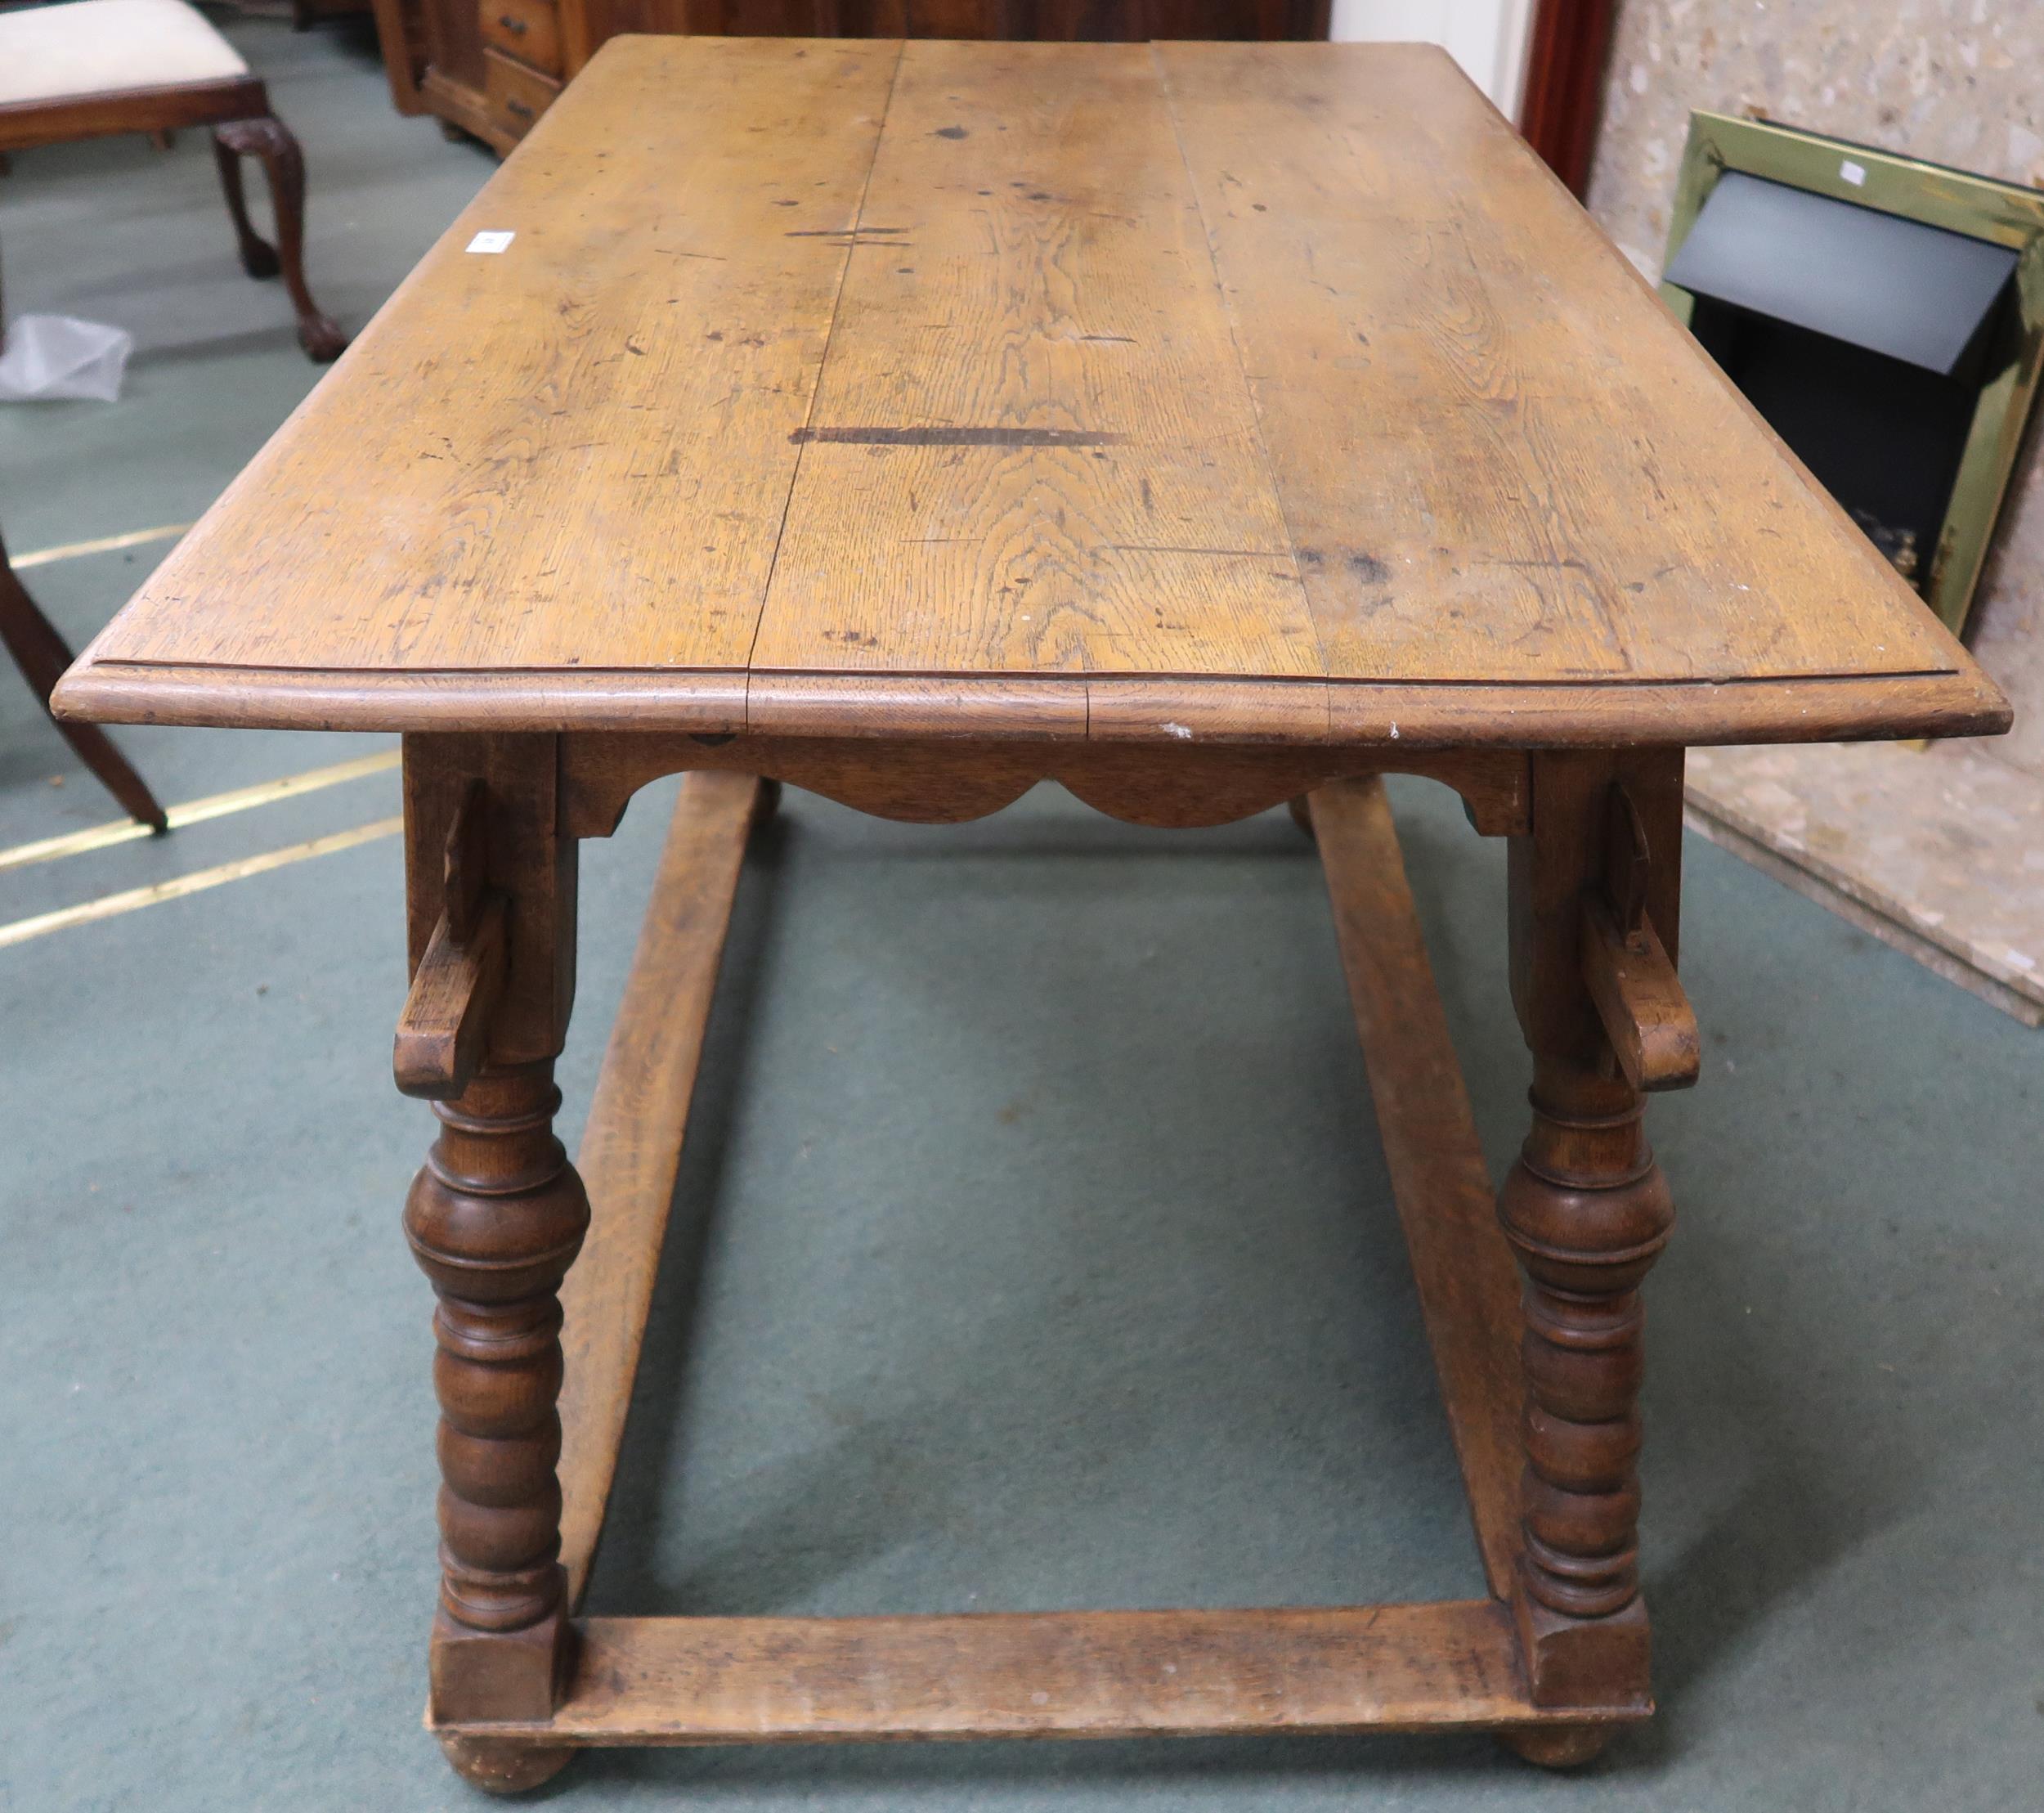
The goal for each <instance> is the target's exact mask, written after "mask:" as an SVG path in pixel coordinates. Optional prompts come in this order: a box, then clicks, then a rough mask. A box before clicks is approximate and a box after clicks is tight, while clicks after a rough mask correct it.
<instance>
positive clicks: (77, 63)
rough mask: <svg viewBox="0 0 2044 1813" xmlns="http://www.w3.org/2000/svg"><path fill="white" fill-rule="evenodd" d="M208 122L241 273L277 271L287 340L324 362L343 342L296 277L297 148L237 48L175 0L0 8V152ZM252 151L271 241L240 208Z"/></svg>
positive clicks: (300, 205)
mask: <svg viewBox="0 0 2044 1813" xmlns="http://www.w3.org/2000/svg"><path fill="white" fill-rule="evenodd" d="M180 126H210V127H212V128H213V155H215V157H216V158H217V159H218V160H219V164H220V184H221V187H222V189H224V190H225V191H226V197H227V212H228V213H229V214H230V215H231V216H232V217H233V219H234V230H235V236H236V237H237V238H238V239H239V240H240V245H241V263H242V268H243V269H244V270H245V271H246V272H248V273H249V276H252V277H274V276H276V275H278V273H279V272H282V274H283V276H284V286H285V289H288V290H289V292H290V295H291V304H292V307H294V309H296V310H297V312H298V344H299V345H300V346H302V347H303V348H305V350H306V352H307V355H308V356H309V357H312V358H313V359H314V360H316V361H320V362H321V363H324V362H325V361H327V360H329V359H332V358H336V357H338V356H339V354H340V352H341V349H342V348H343V347H344V346H346V345H347V339H346V337H345V336H344V335H343V334H342V332H341V330H340V329H339V328H338V327H336V326H335V325H334V323H333V321H330V320H329V318H328V317H327V316H325V315H324V314H322V313H321V312H320V309H319V307H318V305H317V304H316V303H314V301H313V300H312V292H311V291H310V290H308V289H307V288H306V286H305V266H304V260H303V242H304V234H305V159H304V155H303V153H302V152H301V151H300V150H299V149H298V140H297V139H296V138H294V137H292V135H291V133H290V132H289V129H288V128H286V127H285V123H284V122H283V121H282V120H280V119H278V118H277V116H276V114H273V113H272V112H271V110H270V100H269V96H268V95H267V93H266V92H264V90H263V86H262V83H261V82H260V81H258V79H256V78H255V77H254V76H253V75H252V74H250V73H249V65H247V64H246V63H244V61H242V60H241V55H240V52H238V51H236V50H235V47H234V46H233V45H231V44H230V43H228V42H227V40H226V38H223V37H222V36H221V35H220V34H219V33H218V32H217V31H215V30H214V29H213V27H212V26H211V25H208V23H207V22H206V20H204V18H203V17H201V16H200V15H199V13H198V11H196V10H195V9H194V8H193V7H191V6H189V5H187V4H186V0H69V3H68V4H65V5H62V6H55V7H34V8H32V9H30V10H29V11H24V12H8V13H0V155H5V154H6V153H7V152H9V151H16V150H28V149H29V148H30V147H31V146H38V145H54V144H61V143H63V142H65V141H68V140H70V139H78V138H100V137H107V136H110V135H111V134H114V133H116V132H146V133H152V134H161V133H167V132H173V131H175V130H176V129H177V128H178V127H180ZM244 157H255V158H260V159H262V168H263V171H264V173H266V174H267V176H268V177H269V179H270V198H271V202H272V203H273V204H275V208H276V224H277V242H276V245H274V246H273V245H271V244H270V243H269V242H268V241H267V240H265V239H263V238H262V236H260V235H258V233H257V231H256V230H255V228H254V227H253V226H252V225H251V224H250V222H249V209H248V204H247V203H246V202H245V201H244V199H243V196H242V192H241V159H243V158H244Z"/></svg>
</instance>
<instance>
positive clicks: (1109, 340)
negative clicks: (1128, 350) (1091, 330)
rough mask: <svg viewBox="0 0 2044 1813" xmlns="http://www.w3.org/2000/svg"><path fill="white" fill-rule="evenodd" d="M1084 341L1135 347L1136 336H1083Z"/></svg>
mask: <svg viewBox="0 0 2044 1813" xmlns="http://www.w3.org/2000/svg"><path fill="white" fill-rule="evenodd" d="M1079 338H1080V339H1082V340H1092V341H1096V342H1097V343H1100V344H1102V345H1114V346H1133V345H1134V344H1135V343H1136V340H1135V336H1134V335H1133V334H1080V335H1079Z"/></svg>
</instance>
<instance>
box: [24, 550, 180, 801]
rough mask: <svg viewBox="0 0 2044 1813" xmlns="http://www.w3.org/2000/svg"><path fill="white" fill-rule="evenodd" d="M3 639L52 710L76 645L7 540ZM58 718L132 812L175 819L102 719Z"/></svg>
mask: <svg viewBox="0 0 2044 1813" xmlns="http://www.w3.org/2000/svg"><path fill="white" fill-rule="evenodd" d="M0 643H3V644H5V645H6V647H7V653H9V654H11V656H13V657H14V660H15V664H16V666H18V667H20V670H21V673H22V676H23V678H25V680H27V681H28V683H29V688H30V689H31V690H33V691H34V693H35V696H36V697H37V698H38V699H39V700H41V701H42V703H43V710H44V711H48V710H49V709H50V694H51V693H52V692H53V691H54V690H55V689H56V683H57V682H58V680H61V679H62V678H63V677H64V671H65V668H67V667H69V666H70V665H71V651H70V649H69V648H68V647H66V646H65V641H64V638H63V637H62V636H61V635H58V634H57V633H56V626H55V625H53V624H52V622H50V620H49V619H48V618H47V617H45V616H44V615H43V613H42V611H41V610H40V609H39V608H38V607H37V604H36V602H35V600H34V599H32V598H31V597H29V594H28V590H27V588H26V587H25V586H23V585H22V583H21V581H20V580H19V579H17V578H16V577H15V572H14V568H12V567H11V566H10V565H8V563H7V549H6V548H5V546H3V545H0ZM53 721H54V722H55V723H56V727H57V729H59V730H60V731H61V732H62V733H63V734H64V740H65V742H66V743H69V744H70V746H71V747H72V748H73V749H74V750H75V751H76V752H78V760H79V761H82V762H83V763H84V764H85V765H86V766H87V768H89V769H90V770H92V773H93V774H94V776H95V777H96V779H98V781H99V783H100V784H101V786H102V787H104V788H105V789H106V791H107V792H110V793H111V794H112V795H113V796H114V798H115V799H116V800H118V801H119V802H120V805H121V807H122V810H124V811H125V812H127V814H128V816H129V817H131V818H134V819H140V820H141V822H142V823H144V824H146V825H148V826H149V827H150V828H151V829H153V830H156V831H165V830H168V828H169V821H168V819H166V818H165V817H164V809H163V807H161V806H159V805H158V804H157V803H156V797H155V794H153V793H151V792H150V790H149V788H148V786H147V784H146V783H145V782H144V781H143V779H142V778H141V775H140V774H137V773H136V772H135V770H133V769H132V767H130V766H129V765H128V759H127V758H126V757H125V756H123V755H122V754H121V752H120V751H119V749H117V748H115V747H114V741H113V738H110V737H109V736H108V735H107V734H106V733H105V731H104V730H102V729H101V728H100V727H99V726H98V725H96V724H78V723H74V722H73V721H72V720H69V719H65V718H57V719H55V720H53Z"/></svg>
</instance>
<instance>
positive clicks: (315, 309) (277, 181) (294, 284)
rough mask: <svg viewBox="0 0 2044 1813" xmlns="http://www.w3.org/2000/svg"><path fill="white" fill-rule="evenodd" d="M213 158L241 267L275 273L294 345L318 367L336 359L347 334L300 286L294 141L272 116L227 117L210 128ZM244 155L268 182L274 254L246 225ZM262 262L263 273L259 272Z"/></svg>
mask: <svg viewBox="0 0 2044 1813" xmlns="http://www.w3.org/2000/svg"><path fill="white" fill-rule="evenodd" d="M213 155H214V156H215V157H216V158H217V159H218V161H219V164H220V181H221V186H222V188H223V189H224V190H225V191H226V197H227V212H228V213H230V214H231V215H232V216H233V217H234V222H235V234H236V236H238V237H239V239H240V242H241V262H242V264H243V266H244V268H245V269H246V270H247V271H248V272H249V275H250V276H269V275H270V274H271V271H274V270H281V271H282V272H283V274H284V287H285V289H287V290H289V292H290V295H291V306H292V307H294V309H296V310H297V311H298V344H299V345H300V346H302V347H303V348H305V351H306V354H307V357H309V358H311V359H312V360H313V361H315V362H316V363H318V364H321V365H324V364H325V362H326V361H328V360H329V359H337V358H338V357H340V355H341V352H342V350H343V348H345V347H346V346H347V336H346V335H345V334H343V333H342V332H341V330H340V329H339V328H338V327H337V326H335V325H334V323H333V321H331V320H329V318H328V317H327V316H325V315H324V314H322V313H321V312H320V307H319V305H318V304H317V303H315V302H314V301H313V300H312V291H311V290H309V289H307V288H306V285H305V257H304V252H305V246H304V241H305V154H304V153H303V151H302V150H299V148H298V140H297V139H296V138H295V137H293V136H292V134H291V132H290V129H289V128H288V127H286V126H285V123H284V122H283V121H282V120H280V119H278V118H277V117H276V114H264V115H263V116H262V118H260V119H231V120H229V121H227V122H226V124H224V125H221V126H216V127H214V128H213ZM244 157H254V158H260V159H262V168H263V173H264V174H265V175H266V176H267V177H268V178H269V181H270V200H271V204H272V205H273V207H274V208H275V209H276V223H277V243H276V249H275V251H274V252H272V251H271V248H270V247H269V246H268V245H266V244H265V243H264V242H263V241H262V240H261V239H259V238H258V236H256V233H255V231H254V229H253V227H251V226H250V225H249V215H248V209H247V206H246V205H245V203H244V200H243V196H242V192H241V172H240V164H239V162H238V159H241V158H244ZM266 262H267V263H268V265H269V267H270V268H269V269H268V270H266V269H263V268H262V266H263V265H264V264H265V263H266Z"/></svg>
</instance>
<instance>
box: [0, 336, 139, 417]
mask: <svg viewBox="0 0 2044 1813" xmlns="http://www.w3.org/2000/svg"><path fill="white" fill-rule="evenodd" d="M6 333H7V340H6V344H5V346H4V347H0V402H4V403H25V402H43V401H46V400H49V399H52V398H56V397H89V398H91V399H92V400H93V401H95V402H102V403H110V402H113V401H114V399H115V398H116V397H119V395H120V393H121V374H122V373H123V371H125V370H127V369H128V354H129V353H131V352H133V351H134V350H135V336H134V335H133V334H130V333H128V332H127V331H126V330H124V329H122V328H118V327H105V326H102V325H101V324H100V323H99V322H97V321H79V320H78V318H77V317H76V316H71V315H24V316H21V318H20V320H19V321H16V322H15V324H14V325H12V326H11V327H10V328H8V329H7V330H6Z"/></svg>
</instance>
